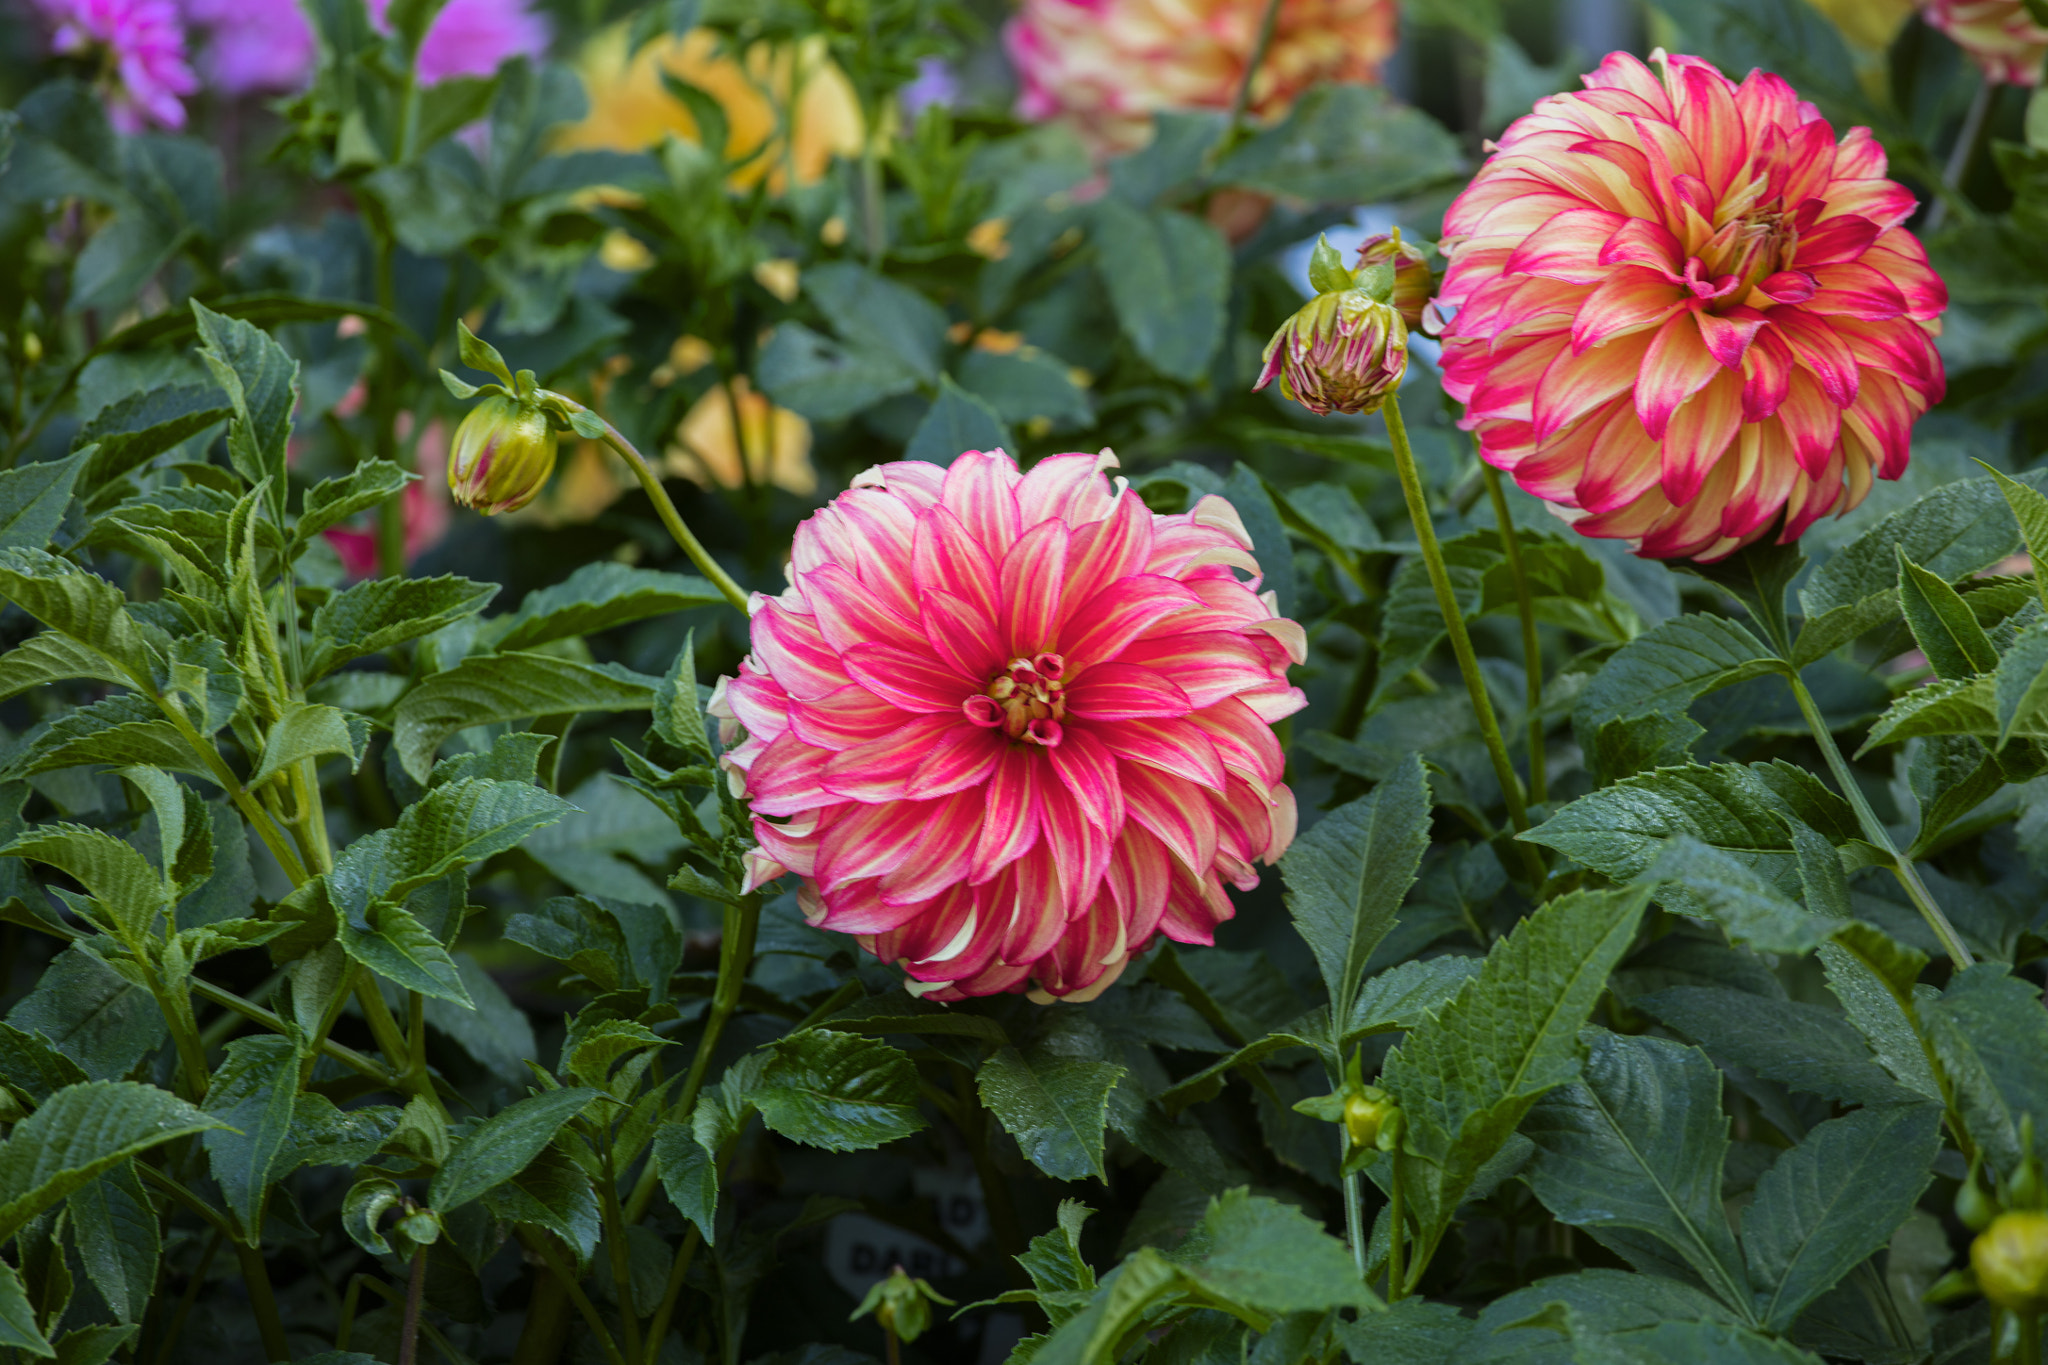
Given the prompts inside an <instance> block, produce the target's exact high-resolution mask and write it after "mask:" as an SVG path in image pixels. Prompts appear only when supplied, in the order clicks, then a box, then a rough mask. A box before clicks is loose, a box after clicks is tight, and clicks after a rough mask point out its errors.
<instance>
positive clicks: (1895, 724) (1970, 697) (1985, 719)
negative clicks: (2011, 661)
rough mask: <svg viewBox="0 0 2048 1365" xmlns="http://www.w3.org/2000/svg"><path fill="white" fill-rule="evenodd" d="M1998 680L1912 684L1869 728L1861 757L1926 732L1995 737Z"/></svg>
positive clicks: (1860, 752)
mask: <svg viewBox="0 0 2048 1365" xmlns="http://www.w3.org/2000/svg"><path fill="white" fill-rule="evenodd" d="M1999 731H2000V726H1999V723H1998V680H1997V679H1996V678H1995V677H1993V678H1956V679H1953V680H1944V681H1942V682H1936V683H1929V684H1928V685H1927V686H1925V687H1916V688H1914V689H1913V690H1912V691H1910V692H1908V693H1906V695H1904V696H1903V697H1900V698H1899V699H1898V700H1897V701H1895V702H1893V703H1892V704H1891V705H1890V706H1889V707H1888V708H1886V710H1885V713H1884V714H1883V715H1881V716H1879V717H1878V718H1877V722H1876V724H1874V725H1872V726H1871V727H1870V734H1869V735H1868V736H1866V737H1865V738H1864V741H1863V747H1862V748H1860V749H1858V750H1857V751H1856V756H1857V757H1858V758H1861V757H1862V756H1863V755H1864V754H1867V753H1869V752H1870V751H1871V750H1872V749H1875V748H1877V747H1878V746H1879V745H1881V744H1896V743H1898V742H1899V741H1901V740H1908V739H1919V738H1921V737H1923V736H1927V735H1977V736H1981V737H1983V738H1985V739H1994V738H1996V737H1997V736H1998V734H1999Z"/></svg>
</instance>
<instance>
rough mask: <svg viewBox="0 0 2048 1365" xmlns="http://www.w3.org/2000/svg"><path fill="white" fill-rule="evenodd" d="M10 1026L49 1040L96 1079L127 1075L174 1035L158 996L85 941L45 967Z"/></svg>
mask: <svg viewBox="0 0 2048 1365" xmlns="http://www.w3.org/2000/svg"><path fill="white" fill-rule="evenodd" d="M7 1022H8V1023H10V1024H12V1025H14V1027H16V1028H18V1029H21V1030H22V1031H23V1032H25V1033H38V1034H41V1035H42V1036H43V1037H45V1038H47V1039H49V1040H50V1042H51V1043H52V1044H53V1045H54V1046H55V1047H56V1049H57V1050H58V1051H59V1052H61V1053H63V1054H64V1056H66V1057H68V1058H69V1059H70V1060H71V1061H72V1062H74V1063H76V1064H77V1065H78V1067H79V1068H80V1069H81V1070H83V1071H84V1072H85V1074H86V1075H87V1076H89V1077H91V1078H92V1079H94V1080H105V1079H109V1078H111V1077H114V1076H120V1075H124V1074H126V1073H127V1072H128V1070H129V1069H130V1068H132V1067H133V1066H134V1065H135V1064H136V1063H137V1062H138V1061H140V1060H142V1058H143V1057H144V1056H145V1055H147V1054H148V1053H150V1052H152V1051H154V1050H155V1049H156V1048H157V1047H158V1046H159V1045H161V1044H162V1043H163V1041H164V1039H165V1038H166V1037H167V1036H168V1035H169V1029H168V1026H167V1025H166V1024H165V1023H164V1016H163V1012H162V1011H161V1010H160V1009H158V1008H157V1003H156V1000H155V998H154V997H152V996H151V995H150V993H149V992H148V991H147V990H146V989H144V988H143V987H141V986H139V985H137V984H136V983H134V982H132V981H130V980H129V979H128V978H127V977H125V976H122V975H121V974H120V973H119V972H117V971H115V970H114V969H113V968H112V967H109V966H108V965H107V964H106V963H105V962H104V961H102V960H101V959H100V958H99V957H98V956H96V955H95V954H94V953H93V952H92V951H91V950H90V949H89V948H87V947H85V946H84V945H83V944H79V943H74V944H72V945H71V946H70V947H69V948H66V949H65V950H64V951H63V952H61V953H59V954H57V956H56V958H55V959H53V960H52V961H51V963H50V965H49V966H48V967H46V968H44V969H43V975H42V977H41V979H40V980H38V981H37V982H36V988H35V989H34V990H33V991H30V992H29V993H28V995H27V996H25V997H24V998H22V999H21V1000H20V1001H18V1002H16V1004H15V1006H14V1008H13V1009H11V1010H9V1011H8V1013H7Z"/></svg>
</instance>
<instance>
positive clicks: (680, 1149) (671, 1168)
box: [653, 1100, 718, 1246]
mask: <svg viewBox="0 0 2048 1365" xmlns="http://www.w3.org/2000/svg"><path fill="white" fill-rule="evenodd" d="M705 1102H706V1101H701V1100H700V1101H699V1103H700V1104H701V1103H705ZM653 1160H654V1168H655V1169H656V1170H657V1171H659V1172H660V1173H661V1185H662V1188H663V1189H665V1190H667V1191H668V1197H669V1202H670V1203H672V1204H674V1205H675V1206H676V1212H677V1213H680V1214H681V1215H683V1217H685V1218H687V1219H689V1220H690V1221H691V1222H692V1223H694V1224H696V1227H697V1231H698V1232H700V1233H702V1234H703V1237H704V1245H705V1246H713V1245H715V1244H716V1243H717V1241H718V1154H717V1153H715V1152H712V1151H710V1150H708V1149H707V1148H706V1147H705V1146H704V1144H703V1143H701V1142H699V1141H697V1134H696V1131H695V1129H694V1127H693V1126H692V1125H691V1124H688V1123H665V1124H663V1125H662V1126H661V1127H660V1128H658V1129H656V1130H655V1133H654V1146H653Z"/></svg>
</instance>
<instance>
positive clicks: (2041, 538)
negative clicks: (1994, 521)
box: [1978, 104, 2048, 607]
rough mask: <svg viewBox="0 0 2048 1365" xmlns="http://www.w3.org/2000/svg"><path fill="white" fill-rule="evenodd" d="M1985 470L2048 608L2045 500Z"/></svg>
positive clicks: (2032, 490) (2043, 106)
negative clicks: (2044, 568) (2017, 532)
mask: <svg viewBox="0 0 2048 1365" xmlns="http://www.w3.org/2000/svg"><path fill="white" fill-rule="evenodd" d="M2034 108H2036V109H2048V104H2037V105H2035V106H2034ZM1978 463H1980V464H1982V463H1983V462H1982V461H1979V462H1978ZM1984 468H1985V470H1986V471H1987V472H1988V473H1989V474H1990V475H1991V481H1992V483H1993V484H1995V485H1996V486H1997V488H1998V492H1999V494H2000V496H2002V497H2003V498H2004V499H2005V504H2006V506H2008V507H2010V508H2011V509H2012V515H2013V520H2014V521H2016V522H2018V523H2019V528H2020V538H2021V539H2022V540H2024V541H2025V542H2026V546H2027V555H2028V557H2029V558H2030V559H2032V560H2033V561H2034V564H2035V566H2036V572H2035V575H2034V587H2035V590H2036V591H2037V592H2039V593H2040V595H2041V605H2042V606H2044V607H2048V575H2044V574H2042V573H2040V572H2039V566H2040V565H2043V564H2048V496H2043V495H2042V493H2041V490H2040V489H2038V488H2033V487H2030V486H2028V485H2027V484H2023V483H2020V482H2019V481H2018V480H2016V479H2012V478H2009V477H2007V476H2006V475H2004V474H2001V473H1999V472H1998V471H1997V470H1995V469H1992V468H1991V466H1990V465H1985V466H1984Z"/></svg>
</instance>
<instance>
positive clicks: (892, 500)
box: [712, 451, 1307, 1001]
mask: <svg viewBox="0 0 2048 1365" xmlns="http://www.w3.org/2000/svg"><path fill="white" fill-rule="evenodd" d="M1115 463H1116V460H1115V457H1114V456H1111V455H1109V454H1108V453H1107V452H1104V453H1103V454H1102V455H1099V456H1096V455H1052V456H1048V457H1046V458H1045V459H1042V460H1040V461H1039V462H1038V463H1037V464H1036V465H1035V466H1034V467H1033V468H1032V470H1031V472H1030V473H1029V474H1022V473H1019V472H1018V469H1017V466H1016V463H1015V462H1014V461H1012V460H1011V459H1010V457H1009V456H1008V455H1005V454H1004V453H1002V452H1001V451H991V452H986V453H985V452H982V451H969V452H967V453H966V454H964V455H962V456H960V457H959V458H958V459H956V460H955V461H954V462H953V463H952V465H951V466H950V467H945V468H942V467H940V466H938V465H933V464H925V463H922V462H915V461H903V462H899V463H895V464H886V465H881V466H879V467H877V468H875V469H871V470H869V471H867V472H866V473H865V474H862V475H861V476H859V477H858V478H857V479H855V480H854V486H853V487H852V488H851V489H849V490H848V491H846V492H845V493H842V494H840V495H839V496H838V497H837V498H834V499H833V500H832V502H831V503H830V504H828V505H827V506H826V507H824V508H823V509H821V510H820V511H818V512H817V513H816V514H814V515H813V516H812V517H810V519H808V520H807V521H805V522H804V523H803V524H802V525H801V526H799V527H798V528H797V533H796V539H795V543H794V544H793V546H792V547H791V554H790V570H789V575H790V586H789V588H788V589H787V590H786V591H784V592H783V593H782V594H781V595H780V596H779V597H775V598H767V597H756V598H755V599H754V603H753V611H752V617H753V620H752V627H751V637H752V638H751V642H750V643H751V653H750V654H749V655H748V657H747V658H746V659H745V660H743V661H742V662H741V664H740V669H739V675H738V676H737V677H735V678H732V679H730V680H728V681H727V682H726V683H725V684H724V685H723V688H722V690H720V691H719V692H718V694H717V695H718V702H717V704H716V705H715V706H714V707H713V708H712V709H713V713H714V714H716V715H717V716H718V718H719V719H720V720H721V721H724V720H726V719H727V718H730V719H731V720H733V721H734V722H735V723H737V724H738V725H739V726H742V727H744V729H745V731H746V739H745V740H744V742H742V743H740V744H739V745H737V746H735V747H733V748H731V749H729V750H728V751H727V753H726V754H725V756H724V758H723V760H722V762H723V764H724V766H725V767H726V770H727V773H728V777H729V780H730V782H731V784H732V786H733V789H734V790H735V792H736V793H738V794H743V795H745V796H747V797H748V798H749V800H750V801H751V803H752V808H753V825H754V836H755V838H756V839H757V840H758V841H759V844H760V849H759V854H760V856H759V857H757V858H753V859H750V860H749V863H748V875H749V884H750V887H751V886H758V885H760V884H761V883H762V882H765V881H768V880H771V879H773V878H774V877H776V876H780V875H781V874H782V873H784V872H785V871H787V872H794V873H796V874H797V875H799V876H801V877H802V878H803V879H804V882H803V886H802V888H801V889H800V891H799V893H798V903H799V904H800V905H801V906H802V907H803V910H804V913H805V915H806V917H807V918H809V920H810V921H811V922H812V923H813V924H816V925H818V926H820V927H822V928H825V929H834V930H839V931H842V932H846V933H852V934H855V935H858V936H859V941H860V943H861V944H862V946H863V947H865V948H867V949H868V950H869V951H870V952H872V953H874V954H875V956H877V957H879V958H881V959H883V960H884V961H888V962H894V963H897V964H899V965H901V966H902V968H903V970H904V971H905V972H906V973H907V974H908V976H909V977H910V982H909V983H908V984H909V987H910V989H911V990H912V991H913V992H915V993H917V994H920V995H924V996H926V997H928V998H931V999H936V1000H958V999H962V998H964V997H967V996H973V995H993V994H996V993H998V992H1003V991H1023V990H1031V991H1032V992H1033V998H1034V999H1037V1000H1041V1001H1045V1000H1051V999H1053V998H1061V997H1063V998H1067V999H1088V998H1092V997H1093V996H1094V995H1096V994H1098V993H1100V992H1101V991H1102V990H1104V989H1106V988H1107V987H1108V986H1109V984H1110V983H1111V982H1113V981H1114V980H1115V979H1116V977H1117V975H1118V974H1119V973H1120V972H1122V971H1123V969H1124V967H1125V965H1126V964H1127V963H1128V962H1129V961H1130V960H1131V958H1132V957H1133V956H1134V955H1135V954H1137V953H1139V952H1142V951H1143V950H1144V949H1145V948H1146V947H1147V946H1148V945H1149V944H1150V943H1151V942H1152V940H1153V939H1154V938H1155V937H1156V936H1158V935H1160V934H1164V935H1166V936H1167V937H1168V938H1171V939H1174V940H1177V941H1179V942H1182V943H1209V942H1212V941H1213V939H1214V935H1215V930H1216V926H1217V925H1218V924H1219V923H1221V922H1222V921H1224V920H1226V919H1229V918H1230V917H1231V915H1232V913H1233V908H1232V906H1231V902H1230V894H1229V890H1228V889H1227V888H1230V887H1235V888H1237V889H1238V890H1250V889H1251V888H1252V887H1254V886H1256V885H1257V884H1258V873H1257V871H1256V868H1255V864H1257V863H1262V862H1263V863H1267V864H1270V863H1272V862H1273V861H1274V860H1275V859H1277V858H1278V857H1279V856H1280V854H1281V853H1282V852H1283V851H1284V850H1285V849H1286V848H1287V845H1288V843H1289V842H1290V841H1291V840H1292V839H1293V837H1294V828H1295V807H1294V795H1293V793H1292V792H1290V791H1289V790H1288V789H1287V787H1286V786H1285V784H1283V783H1282V782H1281V772H1282V768H1283V767H1284V763H1283V760H1282V755H1281V751H1280V745H1279V743H1278V741H1277V740H1275V739H1274V737H1273V732H1272V729H1271V725H1272V722H1274V721H1277V720H1279V719H1280V718H1281V717H1283V716H1287V715H1291V714H1292V713H1293V712H1295V711H1297V710H1299V709H1300V708H1301V707H1302V706H1303V705H1304V704H1305V701H1306V699H1305V698H1304V697H1303V696H1302V694H1301V692H1300V690H1299V689H1297V688H1294V687H1291V686H1289V685H1288V682H1287V669H1288V666H1289V665H1290V664H1292V663H1298V662H1300V661H1301V659H1302V658H1303V656H1304V654H1305V652H1306V647H1307V642H1306V636H1305V635H1304V634H1303V632H1302V629H1301V627H1300V626H1299V625H1298V624H1296V623H1295V622H1293V621H1289V620H1285V619H1283V618H1281V617H1280V615H1279V613H1278V611H1277V609H1276V606H1275V603H1274V600H1273V597H1272V595H1271V594H1267V595H1266V596H1264V597H1261V596H1260V595H1259V594H1258V592H1257V583H1256V580H1254V581H1252V582H1243V581H1240V580H1239V578H1238V577H1237V574H1236V572H1235V571H1236V570H1243V571H1244V572H1246V573H1251V574H1256V573H1257V572H1258V563H1257V561H1256V560H1255V559H1253V558H1252V553H1251V550H1252V544H1251V538H1250V537H1249V536H1248V535H1247V534H1246V533H1245V529H1244V523H1243V522H1242V521H1241V520H1240V519H1239V518H1238V515H1237V513H1236V512H1235V511H1234V510H1233V509H1232V508H1231V506H1230V504H1229V503H1227V502H1225V501H1224V500H1223V499H1221V498H1217V497H1207V498H1203V499H1202V500H1201V501H1200V502H1198V503H1196V504H1195V506H1194V508H1193V509H1192V510H1191V511H1189V512H1187V513H1185V514H1182V515H1176V516H1162V515H1158V514H1155V513H1154V512H1152V511H1151V510H1150V509H1149V508H1147V507H1146V506H1145V503H1144V501H1143V500H1142V499H1140V498H1139V497H1138V495H1137V494H1136V493H1134V492H1132V491H1131V490H1129V489H1128V488H1124V487H1121V486H1119V487H1112V486H1111V484H1110V482H1109V480H1108V478H1107V477H1105V475H1104V473H1103V471H1104V470H1105V469H1107V468H1110V467H1113V466H1114V465H1115ZM1274 548H1275V549H1279V548H1280V547H1274Z"/></svg>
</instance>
